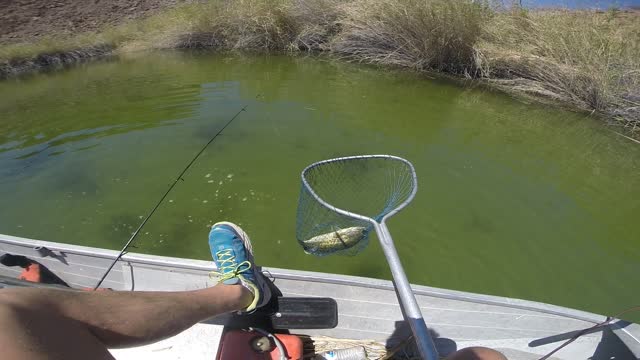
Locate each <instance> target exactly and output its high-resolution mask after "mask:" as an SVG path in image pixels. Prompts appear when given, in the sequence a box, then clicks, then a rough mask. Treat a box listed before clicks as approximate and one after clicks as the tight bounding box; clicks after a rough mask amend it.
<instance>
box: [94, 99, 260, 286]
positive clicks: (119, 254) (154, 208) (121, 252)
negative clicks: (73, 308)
mask: <svg viewBox="0 0 640 360" xmlns="http://www.w3.org/2000/svg"><path fill="white" fill-rule="evenodd" d="M247 106H248V105H245V106H243V107H242V109H240V110H238V112H237V113H236V114H235V115H233V117H232V118H231V120H229V121H227V123H226V124H224V126H223V127H222V128H221V129H220V130H219V131H218V132H217V133H216V134H215V135H213V137H212V138H211V140H209V142H207V143H206V144H205V145H204V146H203V147H202V149H200V151H199V152H198V153H197V154H196V156H194V157H193V159H191V161H190V162H189V164H187V166H186V167H185V168H184V170H182V172H180V174H179V175H178V177H177V178H176V179H175V180H174V181H173V183H172V184H171V186H169V189H167V191H166V192H165V193H164V195H162V197H161V198H160V201H158V203H157V204H156V205H155V206H154V207H153V209H151V211H150V212H149V214H147V217H145V218H144V220H142V222H141V223H140V225H139V226H138V228H137V229H136V231H134V232H133V234H131V237H130V238H129V241H127V243H126V244H125V245H124V247H123V248H122V250H120V253H118V256H116V258H115V259H114V260H113V262H111V265H109V267H108V268H107V271H105V273H104V275H102V277H101V278H100V281H98V283H97V284H96V286H95V287H94V288H93V290H97V289H98V288H99V287H100V285H102V282H103V281H104V279H106V277H107V275H109V272H111V269H113V267H114V266H115V265H116V263H117V262H118V260H120V258H121V257H122V255H124V252H125V251H127V249H128V248H129V246H130V245H131V243H132V242H133V240H135V238H136V237H138V234H139V233H140V230H142V228H143V227H144V225H145V224H146V223H147V221H148V220H149V218H151V216H152V215H153V214H154V213H155V212H156V210H157V209H158V207H160V204H162V201H164V199H165V198H166V197H167V195H169V193H170V192H171V190H172V189H173V188H174V187H175V186H176V184H177V183H178V181H180V180H182V181H184V179H183V178H182V176H183V175H184V174H185V173H186V172H187V170H189V168H190V167H191V165H193V163H194V162H196V160H197V159H198V157H199V156H200V155H201V154H202V153H203V152H204V150H205V149H206V148H207V147H208V146H209V145H210V144H211V143H212V142H213V140H215V139H216V138H217V137H218V135H220V134H221V133H222V131H223V130H224V129H226V128H227V126H229V124H231V122H232V121H233V120H235V119H236V118H237V117H238V115H240V113H241V112H243V111H245V109H246V108H247Z"/></svg>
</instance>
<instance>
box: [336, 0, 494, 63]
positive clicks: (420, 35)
mask: <svg viewBox="0 0 640 360" xmlns="http://www.w3.org/2000/svg"><path fill="white" fill-rule="evenodd" d="M341 9H342V12H341V19H340V22H341V25H342V29H341V33H340V34H339V35H338V36H337V37H336V39H335V40H334V42H333V44H332V47H331V49H332V50H333V51H335V52H336V53H338V54H339V55H340V56H341V57H343V58H346V59H348V60H355V61H361V62H366V63H373V64H381V65H395V66H402V67H409V68H412V69H417V70H437V71H446V72H453V73H474V72H475V63H474V44H475V43H476V42H477V40H478V37H479V36H480V34H481V30H482V26H483V24H484V23H485V22H486V21H487V20H488V19H489V14H490V11H489V8H488V7H487V6H486V5H485V4H483V3H482V2H471V1H451V0H428V1H425V0H403V1H389V0H355V1H352V2H347V3H346V4H344V5H343V6H342V7H341Z"/></svg>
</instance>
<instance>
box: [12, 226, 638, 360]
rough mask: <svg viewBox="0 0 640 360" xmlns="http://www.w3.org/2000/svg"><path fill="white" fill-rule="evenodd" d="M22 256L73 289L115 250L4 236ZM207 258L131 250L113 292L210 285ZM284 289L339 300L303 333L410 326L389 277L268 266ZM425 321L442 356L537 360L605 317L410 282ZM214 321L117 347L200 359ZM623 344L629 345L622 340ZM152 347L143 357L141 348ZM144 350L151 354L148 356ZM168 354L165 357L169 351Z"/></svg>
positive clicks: (615, 354)
mask: <svg viewBox="0 0 640 360" xmlns="http://www.w3.org/2000/svg"><path fill="white" fill-rule="evenodd" d="M5 252H6V253H11V254H16V255H25V256H28V257H30V258H32V259H34V260H37V261H38V262H40V263H42V264H43V265H45V266H47V267H48V268H49V269H51V270H52V271H53V272H54V273H56V274H57V275H59V276H60V277H61V278H62V279H63V280H65V281H66V282H68V283H69V285H71V286H72V287H93V286H94V285H95V284H96V283H97V281H98V279H99V278H100V276H101V275H102V273H103V272H104V271H105V269H106V268H107V267H108V265H109V264H110V262H111V261H112V259H114V258H115V257H116V255H117V252H115V251H111V250H104V249H96V248H88V247H82V246H74V245H66V244H59V243H51V242H43V241H37V240H30V239H23V238H16V237H11V236H6V235H0V254H2V253H5ZM211 270H214V265H213V263H211V262H207V261H200V260H190V259H177V258H168V257H159V256H152V255H144V254H133V253H129V254H126V255H125V256H123V258H122V259H121V261H119V263H118V264H117V265H116V266H115V267H114V269H113V270H112V272H111V273H110V274H109V276H108V277H107V279H106V281H105V282H104V284H103V286H104V287H109V288H112V289H117V290H136V291H139V290H163V291H171V290H191V289H197V288H203V287H207V286H213V285H214V283H213V281H212V280H211V279H210V278H209V277H208V272H210V271H211ZM263 270H265V271H266V273H267V274H268V275H269V276H270V277H271V278H272V279H273V281H274V284H275V285H276V286H277V287H278V289H279V290H280V291H281V292H282V293H283V295H284V296H295V297H331V298H334V299H335V300H336V301H337V303H338V312H339V323H338V326H337V327H336V328H334V329H325V330H299V331H295V332H297V333H301V334H307V335H314V336H315V335H323V336H330V337H335V338H346V339H373V340H377V341H380V342H383V343H387V344H392V343H397V342H398V341H401V340H403V339H406V338H407V336H408V335H409V334H410V331H409V329H408V327H407V326H405V323H404V322H403V320H402V313H401V311H400V307H399V306H398V301H397V299H396V294H395V291H394V288H393V285H392V283H391V282H389V281H385V280H377V279H370V278H361V277H353V276H344V275H333V274H326V273H315V272H304V271H294V270H284V269H275V268H268V269H263ZM18 274H19V269H17V268H9V267H4V266H1V265H0V275H6V276H11V277H16V276H17V275H18ZM412 288H413V289H414V293H415V294H416V298H417V301H418V304H419V305H420V308H421V309H422V313H423V315H424V317H425V320H426V322H427V325H428V326H429V327H430V329H431V330H432V332H433V335H434V338H435V342H436V346H437V348H438V351H439V352H440V354H441V355H446V354H448V353H451V352H452V351H455V350H456V349H461V348H464V347H467V346H487V347H492V348H495V349H498V350H499V351H502V352H503V353H504V354H505V355H506V356H507V357H508V358H509V359H522V360H529V359H538V358H540V357H541V356H542V355H544V354H546V353H548V352H549V351H551V350H553V349H554V348H556V347H557V346H559V345H560V344H561V343H562V342H564V341H565V340H567V339H569V338H570V337H571V336H572V335H573V334H575V332H576V331H579V330H582V329H585V328H588V327H591V326H593V325H594V324H596V323H598V322H601V321H604V320H605V317H604V316H601V315H595V314H591V313H586V312H582V311H577V310H572V309H567V308H563V307H558V306H553V305H548V304H541V303H536V302H530V301H525V300H518V299H510V298H504V297H496V296H488V295H479V294H472V293H466V292H459V291H453V290H446V289H438V288H431V287H426V286H417V285H416V286H413V285H412ZM221 319H222V318H219V319H216V318H214V319H211V320H208V321H206V322H204V323H201V324H198V325H196V326H194V327H192V328H191V329H189V330H188V331H186V332H184V333H182V334H180V335H178V336H176V337H173V338H170V339H167V340H165V341H162V342H159V343H156V344H152V345H148V346H146V347H140V348H134V349H124V350H114V351H113V353H114V355H115V356H116V357H117V358H119V359H129V358H137V359H141V358H142V359H144V358H146V357H145V356H149V354H152V355H153V357H154V359H158V358H167V359H169V358H171V359H179V358H184V359H187V358H189V359H200V358H202V359H204V358H212V356H215V353H216V351H217V346H218V341H219V337H220V334H221V332H222V326H221V325H219V324H221V323H223V322H224V320H221ZM638 339H640V326H638V325H636V324H631V323H628V322H624V321H620V320H615V321H614V322H613V323H612V324H611V325H609V326H606V327H603V328H600V329H598V330H597V331H594V332H592V333H589V334H586V335H584V336H581V337H580V338H579V339H578V340H576V341H575V342H574V343H572V344H571V345H569V346H567V347H565V348H564V349H562V350H561V351H559V352H558V353H556V354H555V355H554V357H552V359H572V360H573V359H587V358H591V359H594V360H598V359H612V358H615V359H623V360H624V359H638V355H639V354H640V345H639V344H640V341H639V340H638ZM625 345H626V346H625ZM145 354H146V355H145ZM143 355H145V356H143ZM165 356H166V357H165Z"/></svg>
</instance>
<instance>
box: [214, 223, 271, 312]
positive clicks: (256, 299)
mask: <svg viewBox="0 0 640 360" xmlns="http://www.w3.org/2000/svg"><path fill="white" fill-rule="evenodd" d="M209 248H210V249H211V256H212V257H213V262H214V263H215V264H216V267H217V268H218V270H217V271H213V272H212V273H211V275H212V276H214V277H216V278H217V281H218V283H223V284H227V285H235V284H239V285H242V286H244V287H246V288H247V289H249V291H251V293H253V301H252V302H251V305H249V306H248V307H247V308H246V309H245V310H244V311H246V312H252V311H254V310H255V309H257V308H259V307H261V306H263V305H265V304H267V303H268V302H269V300H270V299H271V290H270V289H269V284H267V280H266V279H265V278H264V275H262V273H261V272H260V271H258V269H257V268H256V266H255V264H254V261H253V249H252V247H251V240H250V239H249V235H247V233H245V232H244V231H243V230H242V229H241V228H240V227H239V226H238V225H236V224H234V223H230V222H227V221H222V222H219V223H216V224H214V225H213V226H212V227H211V232H209Z"/></svg>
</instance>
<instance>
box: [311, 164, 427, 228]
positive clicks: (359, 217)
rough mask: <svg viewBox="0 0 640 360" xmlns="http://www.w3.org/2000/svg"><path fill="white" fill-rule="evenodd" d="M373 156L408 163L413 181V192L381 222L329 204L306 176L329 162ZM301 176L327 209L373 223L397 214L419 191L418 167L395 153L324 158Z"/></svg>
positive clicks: (312, 194)
mask: <svg viewBox="0 0 640 360" xmlns="http://www.w3.org/2000/svg"><path fill="white" fill-rule="evenodd" d="M372 158H382V159H390V160H398V161H401V162H403V163H404V164H405V165H407V166H408V167H409V171H410V172H411V180H412V181H413V186H412V189H411V194H409V196H408V197H407V198H406V199H405V200H404V201H403V202H402V203H400V205H398V206H396V207H395V208H394V209H393V210H391V211H390V212H389V213H388V214H386V215H385V216H383V217H382V219H380V222H378V221H376V220H375V219H373V218H370V217H368V216H364V215H360V214H356V213H353V212H351V211H348V210H344V209H340V208H338V207H335V206H333V205H331V204H329V203H328V202H326V201H324V200H323V199H322V198H321V197H320V196H318V194H316V192H315V191H314V190H313V188H312V187H311V185H310V184H309V182H308V181H307V179H306V177H305V174H306V173H307V172H308V171H309V170H311V169H313V168H316V167H319V166H321V165H324V164H328V163H332V162H338V161H345V160H355V159H372ZM301 177H302V183H303V184H304V187H305V188H306V189H307V190H308V191H309V192H310V193H311V196H313V198H314V199H316V201H318V202H319V203H320V204H321V205H322V206H324V207H326V208H327V209H329V210H331V211H335V212H337V213H338V214H342V215H345V216H349V217H352V218H356V219H359V220H364V221H368V222H370V223H372V224H382V223H384V222H385V221H386V220H387V219H388V218H390V217H391V216H393V215H395V214H397V213H398V212H399V211H400V210H402V209H403V208H405V207H406V206H407V205H408V204H409V203H410V202H411V200H413V198H414V197H415V196H416V192H417V191H418V176H417V175H416V169H415V168H414V167H413V164H411V163H410V162H409V160H406V159H403V158H401V157H399V156H393V155H381V154H380V155H355V156H343V157H338V158H334V159H328V160H322V161H318V162H316V163H313V164H311V165H309V166H307V167H306V168H304V170H302V173H301Z"/></svg>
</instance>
